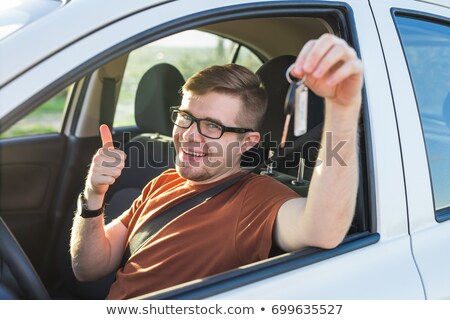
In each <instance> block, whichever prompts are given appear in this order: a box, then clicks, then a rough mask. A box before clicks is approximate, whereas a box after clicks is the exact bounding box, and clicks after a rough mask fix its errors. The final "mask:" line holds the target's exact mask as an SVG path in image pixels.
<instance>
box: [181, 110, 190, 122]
mask: <svg viewBox="0 0 450 320" xmlns="http://www.w3.org/2000/svg"><path fill="white" fill-rule="evenodd" d="M178 116H179V117H180V118H182V119H183V120H190V119H191V117H190V116H189V115H188V114H187V113H184V112H180V113H178Z"/></svg>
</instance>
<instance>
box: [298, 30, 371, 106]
mask: <svg viewBox="0 0 450 320" xmlns="http://www.w3.org/2000/svg"><path fill="white" fill-rule="evenodd" d="M291 74H292V75H293V76H295V77H298V78H303V79H304V80H305V82H306V85H307V86H308V88H310V89H311V90H312V91H314V93H316V94H317V95H319V96H321V97H324V98H325V99H327V100H330V101H331V102H332V103H333V104H334V105H338V106H341V107H344V109H345V107H352V106H354V107H356V108H357V109H358V110H359V107H360V104H361V88H362V83H363V67H362V62H361V60H359V59H358V57H357V55H356V52H355V50H354V49H353V48H352V47H350V46H349V45H348V44H347V43H346V42H345V41H344V40H343V39H340V38H338V37H336V36H334V35H331V34H324V35H322V36H321V37H320V38H319V39H317V40H310V41H308V42H307V43H306V44H305V46H304V47H303V48H302V50H301V51H300V53H299V55H298V57H297V60H296V61H295V66H294V68H293V69H292V71H291Z"/></svg>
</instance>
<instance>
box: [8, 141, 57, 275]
mask: <svg viewBox="0 0 450 320" xmlns="http://www.w3.org/2000/svg"><path fill="white" fill-rule="evenodd" d="M65 145H66V139H65V137H64V136H62V135H59V134H52V135H42V136H32V137H23V138H14V139H5V140H0V175H1V176H0V182H1V185H0V188H1V192H0V215H1V216H2V218H3V219H4V220H5V221H6V223H7V224H8V226H9V228H10V229H11V230H12V232H13V234H14V235H15V236H16V238H17V239H18V241H19V242H20V244H21V245H22V246H23V248H24V250H25V252H26V253H27V254H28V256H29V258H30V259H31V261H32V263H33V264H34V265H35V266H36V267H37V266H39V265H40V262H41V257H42V253H43V252H44V250H45V248H46V241H47V239H48V237H47V235H48V234H49V231H50V229H49V228H50V226H51V221H50V217H51V210H52V205H53V204H54V200H55V196H56V191H57V190H58V184H59V182H60V181H59V174H60V169H61V162H62V159H63V157H64V150H65Z"/></svg>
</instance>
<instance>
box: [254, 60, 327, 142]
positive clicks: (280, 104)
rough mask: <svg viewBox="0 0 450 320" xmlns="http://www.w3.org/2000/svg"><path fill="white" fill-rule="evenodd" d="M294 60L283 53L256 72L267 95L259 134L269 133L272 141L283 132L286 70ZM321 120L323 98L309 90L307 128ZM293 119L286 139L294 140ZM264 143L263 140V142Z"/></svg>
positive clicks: (286, 82)
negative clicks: (265, 110) (266, 104)
mask: <svg viewBox="0 0 450 320" xmlns="http://www.w3.org/2000/svg"><path fill="white" fill-rule="evenodd" d="M295 60H296V57H295V56H291V55H284V56H279V57H276V58H273V59H271V60H269V61H267V62H266V63H265V64H263V65H262V66H261V67H260V68H259V70H258V71H257V72H256V73H257V74H258V76H259V77H260V78H261V81H262V83H263V84H264V86H265V88H266V91H267V95H268V107H267V112H266V115H265V117H264V121H263V124H262V128H261V136H262V137H264V134H267V133H269V132H270V133H271V139H272V141H277V142H280V140H281V135H282V134H283V127H284V121H285V119H286V116H285V115H284V102H285V100H286V94H287V91H288V88H289V82H288V81H287V79H286V70H287V69H288V68H289V66H290V65H291V64H293V63H294V62H295ZM322 121H323V99H322V98H320V97H318V96H317V95H315V94H314V93H313V92H312V91H311V90H309V92H308V130H309V129H312V128H313V127H315V126H316V125H318V124H319V123H321V122H322ZM293 132H294V121H293V119H292V121H291V123H290V126H289V133H288V137H287V141H294V140H295V136H294V134H293ZM264 143H265V142H264Z"/></svg>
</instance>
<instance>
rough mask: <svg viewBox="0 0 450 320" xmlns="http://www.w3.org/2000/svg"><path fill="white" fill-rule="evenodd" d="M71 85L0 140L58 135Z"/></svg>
mask: <svg viewBox="0 0 450 320" xmlns="http://www.w3.org/2000/svg"><path fill="white" fill-rule="evenodd" d="M72 87H73V85H70V86H69V87H66V88H64V89H63V90H61V91H60V92H59V93H57V94H56V95H55V96H53V97H52V98H50V99H49V100H47V101H46V102H44V103H43V104H41V105H40V106H38V107H37V108H36V109H35V110H33V111H32V112H31V113H29V114H27V115H26V116H25V117H23V118H22V119H21V120H19V121H17V122H16V123H15V124H13V125H12V126H11V127H10V128H8V129H7V130H6V131H5V132H3V133H2V134H1V135H0V138H1V139H4V138H14V137H23V136H31V135H37V134H47V133H58V132H60V131H61V126H62V122H63V120H64V107H65V105H66V101H67V99H68V97H69V96H70V92H71V89H72Z"/></svg>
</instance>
